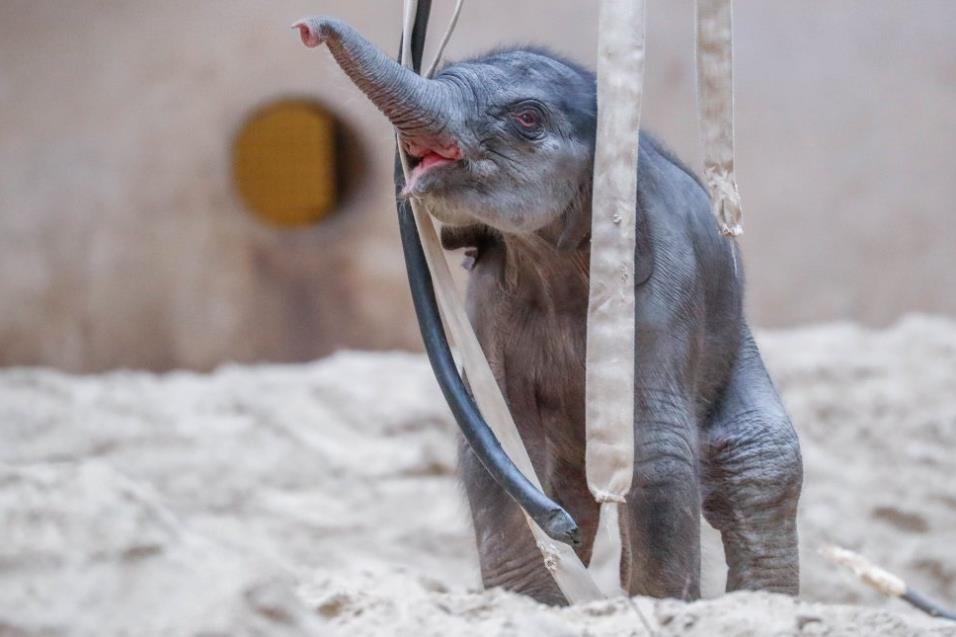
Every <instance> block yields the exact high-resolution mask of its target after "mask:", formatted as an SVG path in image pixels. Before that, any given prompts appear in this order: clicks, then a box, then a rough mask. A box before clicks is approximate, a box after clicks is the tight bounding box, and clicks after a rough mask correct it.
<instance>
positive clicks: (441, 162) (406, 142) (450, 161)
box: [402, 139, 462, 195]
mask: <svg viewBox="0 0 956 637" xmlns="http://www.w3.org/2000/svg"><path fill="white" fill-rule="evenodd" d="M402 146H403V147H404V148H405V152H406V153H407V154H408V159H409V167H410V168H411V172H410V174H409V176H408V183H406V184H405V189H404V191H403V194H405V195H410V194H413V193H416V192H421V189H420V188H419V189H418V190H416V188H417V187H418V186H420V185H421V186H424V185H425V184H422V183H421V182H422V180H423V179H424V177H425V176H426V175H431V174H433V173H435V172H436V171H440V170H441V169H442V168H445V167H449V166H455V165H457V164H460V163H461V161H462V153H461V148H460V147H459V145H458V143H457V142H455V141H452V142H450V143H447V144H438V143H427V142H422V141H419V140H410V139H402Z"/></svg>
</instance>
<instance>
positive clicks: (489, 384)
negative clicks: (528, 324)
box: [401, 0, 602, 604]
mask: <svg viewBox="0 0 956 637" xmlns="http://www.w3.org/2000/svg"><path fill="white" fill-rule="evenodd" d="M416 12H417V1H416V0H405V4H404V31H403V32H404V38H403V41H404V42H406V43H407V42H411V37H410V34H411V29H412V24H413V23H414V21H415V15H416ZM402 57H403V60H402V61H403V63H404V64H405V65H406V66H411V64H410V56H409V55H408V49H405V50H404V51H403V56H402ZM401 154H402V164H403V168H404V169H405V176H406V178H407V177H408V161H407V157H406V156H405V154H404V152H402V153H401ZM411 206H412V211H413V214H414V216H415V221H416V223H417V225H418V233H419V236H420V237H421V241H422V246H423V248H424V251H425V257H426V259H427V261H428V266H429V269H430V270H431V275H432V280H433V282H434V287H435V293H436V298H437V299H438V305H439V307H440V309H441V313H442V316H443V318H444V320H445V324H446V327H447V329H448V331H449V332H450V333H451V336H452V339H453V340H454V342H455V344H456V345H457V346H458V349H459V354H460V356H461V361H462V365H463V366H464V368H465V371H466V373H467V375H468V380H469V383H470V385H471V390H472V393H473V394H474V397H475V401H476V402H477V403H478V406H479V408H480V409H481V413H482V415H483V416H484V417H485V420H486V421H487V422H488V425H489V426H490V427H491V429H492V430H493V431H494V433H495V435H496V436H497V438H498V440H499V442H500V443H501V446H502V448H504V450H505V452H506V453H507V454H508V456H509V457H510V458H511V459H512V461H513V462H514V464H515V465H516V466H517V467H518V469H519V470H520V471H521V472H522V473H523V474H524V475H525V476H526V477H527V478H528V479H529V480H530V481H531V482H532V483H533V484H534V485H535V486H536V487H538V488H539V489H540V488H541V483H540V481H539V480H538V477H537V475H536V473H535V471H534V467H533V466H532V464H531V458H530V457H529V456H528V452H527V450H526V449H525V447H524V443H523V442H522V440H521V435H520V434H519V432H518V428H517V427H516V426H515V423H514V420H513V419H512V417H511V412H510V411H509V409H508V405H507V403H506V402H505V399H504V396H503V395H502V394H501V390H500V389H499V387H498V383H497V381H496V380H495V377H494V374H493V373H492V371H491V367H490V366H489V365H488V361H487V359H486V358H485V355H484V352H483V351H482V349H481V345H480V344H479V342H478V338H477V336H476V335H475V332H474V330H473V329H472V327H471V323H470V322H469V321H468V317H467V315H466V314H465V310H464V306H463V304H462V302H461V300H460V298H459V297H458V293H457V290H456V288H455V284H454V280H453V279H452V275H451V271H450V270H449V268H448V262H447V261H446V260H445V255H444V252H443V250H442V247H441V242H440V240H439V238H438V233H437V231H436V229H435V225H434V223H433V222H432V219H431V217H430V216H429V215H428V213H427V212H426V211H425V210H424V209H423V208H422V207H421V206H419V205H418V204H417V202H416V201H415V200H414V199H412V200H411ZM525 519H526V521H527V523H528V526H529V528H530V530H531V533H532V534H533V536H534V538H535V541H536V543H537V546H538V548H539V550H540V551H541V555H542V559H543V561H544V564H545V566H546V567H547V569H548V571H549V572H550V573H551V575H552V576H553V577H554V580H555V582H556V583H557V585H558V587H559V588H560V590H561V592H562V593H563V594H564V596H565V597H566V598H567V600H568V601H569V602H570V603H572V604H573V603H578V602H586V601H591V600H595V599H600V598H601V597H602V596H601V593H600V591H599V589H598V588H597V587H596V586H595V584H594V582H593V581H592V579H591V577H590V575H589V574H588V572H587V569H586V568H585V567H584V565H583V564H582V563H581V560H580V559H579V558H578V556H577V554H576V553H575V552H574V550H573V549H572V548H571V547H570V546H568V545H566V544H561V543H558V542H555V541H553V540H552V539H551V538H550V537H548V536H547V534H546V533H545V532H544V531H542V530H541V528H540V527H538V525H537V524H536V523H535V522H534V521H533V520H532V519H531V518H529V517H527V516H525Z"/></svg>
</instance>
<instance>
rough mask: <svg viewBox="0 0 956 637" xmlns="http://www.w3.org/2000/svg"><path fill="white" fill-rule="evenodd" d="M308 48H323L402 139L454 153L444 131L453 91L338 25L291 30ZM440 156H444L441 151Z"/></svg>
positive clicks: (312, 21) (314, 22)
mask: <svg viewBox="0 0 956 637" xmlns="http://www.w3.org/2000/svg"><path fill="white" fill-rule="evenodd" d="M292 27H293V28H295V29H298V30H299V35H300V36H301V38H302V42H303V43H304V44H305V45H306V46H308V47H316V46H319V45H320V44H322V43H326V44H327V45H328V47H329V50H330V51H331V52H332V56H333V57H334V58H335V61H336V62H338V64H339V66H340V67H341V68H342V70H343V71H345V74H346V75H348V76H349V78H350V79H351V80H352V82H354V83H355V85H356V86H358V87H359V89H361V91H362V92H363V93H365V95H366V96H367V97H368V98H369V99H370V100H371V101H372V103H373V104H375V106H377V107H378V109H379V110H380V111H382V113H384V114H385V116H386V117H387V118H388V119H389V121H390V122H391V123H392V125H393V126H395V128H396V129H398V131H399V133H401V135H402V137H403V139H408V140H413V142H414V143H413V145H424V146H427V147H431V148H434V149H435V150H437V151H439V152H442V151H446V152H448V153H449V154H450V155H455V154H457V153H458V152H459V151H458V148H457V144H456V143H455V140H453V139H452V138H451V137H450V136H449V135H448V134H447V132H446V130H447V125H448V122H449V120H450V118H451V113H452V109H451V105H452V104H454V99H455V96H454V95H452V92H453V89H452V88H451V87H449V86H448V85H446V84H442V83H441V82H438V81H436V80H429V79H425V78H423V77H421V76H420V75H418V74H417V73H414V72H413V71H411V70H409V69H407V68H405V67H403V66H401V65H400V64H398V63H397V62H395V61H394V60H392V59H391V58H389V57H388V56H387V55H385V54H384V53H383V52H381V51H380V50H378V49H377V48H376V47H375V46H373V45H372V44H371V43H370V42H369V41H368V40H366V39H365V38H364V37H362V36H361V35H360V34H359V33H358V31H356V30H355V29H353V28H352V27H350V26H349V25H347V24H345V23H344V22H340V21H338V20H333V19H329V18H321V17H312V18H303V19H302V20H300V21H298V22H296V23H295V24H293V25H292ZM442 154H443V155H444V154H445V152H442Z"/></svg>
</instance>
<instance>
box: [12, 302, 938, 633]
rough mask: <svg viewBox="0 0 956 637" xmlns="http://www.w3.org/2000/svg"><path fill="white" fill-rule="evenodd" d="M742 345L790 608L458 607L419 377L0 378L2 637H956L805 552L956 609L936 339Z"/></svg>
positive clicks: (469, 569)
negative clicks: (845, 561) (778, 521)
mask: <svg viewBox="0 0 956 637" xmlns="http://www.w3.org/2000/svg"><path fill="white" fill-rule="evenodd" d="M760 340H761V344H762V346H763V349H764V353H765V355H766V357H767V360H768V363H769V365H770V367H771V369H772V372H773V374H774V377H775V379H776V381H777V383H778V385H779V386H780V389H781V391H782V392H783V394H784V399H785V401H786V403H787V405H788V406H789V408H790V410H791V413H792V416H793V418H794V421H795V423H796V424H797V428H798V430H799V432H800V435H801V439H802V443H803V448H804V455H805V461H806V487H805V491H804V498H803V503H802V512H801V515H802V518H801V533H802V542H803V546H804V553H803V556H804V559H803V596H802V600H801V601H795V600H792V599H789V598H786V597H779V596H773V595H766V594H757V593H747V594H735V595H729V596H723V597H720V598H717V599H709V600H705V601H701V602H697V603H694V604H683V603H679V602H675V601H653V600H644V599H640V600H636V601H635V602H630V601H628V600H614V601H609V602H603V603H598V604H592V605H588V606H582V607H576V608H566V609H553V608H547V607H543V606H540V605H537V604H535V603H534V602H532V601H531V600H529V599H526V598H522V597H520V596H516V595H511V594H507V593H504V592H502V591H488V592H476V588H477V569H476V561H475V556H474V549H473V547H472V546H471V537H470V531H469V529H468V524H467V516H466V513H465V509H464V506H463V503H462V500H461V496H460V494H459V493H458V487H457V484H456V482H455V478H454V440H455V432H454V426H453V424H452V423H451V420H450V417H449V415H448V413H447V410H446V408H445V406H444V404H443V402H442V400H441V397H440V395H439V393H438V391H437V388H436V386H435V384H434V381H433V379H432V377H431V373H430V371H429V369H428V366H427V364H426V362H425V361H424V359H423V358H422V357H419V356H415V355H409V354H365V353H343V354H340V355H337V356H334V357H332V358H329V359H326V360H323V361H319V362H317V363H314V364H311V365H305V366H268V367H256V368H240V367H227V368H223V369H221V370H219V371H218V372H216V373H215V374H212V375H196V374H189V373H175V374H168V375H163V376H154V375H149V374H141V373H127V372H118V373H113V374H107V375H103V376H96V377H73V376H67V375H63V374H59V373H55V372H50V371H45V370H8V371H3V372H0V463H2V464H0V540H2V541H0V634H4V635H5V634H88V635H112V634H124V633H125V634H136V635H148V634H198V633H207V634H208V633H215V634H269V635H272V634H277V635H284V634H288V635H300V634H302V635H314V634H323V635H324V634H343V635H362V634H402V635H404V634H407V635H449V634H452V635H472V634H473V635H498V634H500V635H621V634H636V635H641V634H646V628H645V627H644V626H645V622H646V624H647V625H648V626H650V627H651V629H652V630H653V631H654V632H656V633H657V634H661V635H670V634H682V635H764V634H774V635H789V634H830V635H842V634H867V635H869V634H888V635H913V634H928V633H933V634H956V630H954V629H953V627H952V626H951V625H949V624H946V623H943V622H937V621H933V620H930V619H928V618H925V617H923V616H922V615H919V614H917V613H915V612H913V611H911V610H909V609H908V607H906V606H905V605H903V604H901V603H900V602H897V601H889V602H888V601H886V600H883V599H881V598H879V597H878V596H876V595H875V594H872V593H870V592H868V591H867V590H865V589H863V588H862V587H861V586H860V585H859V584H858V583H857V582H855V581H854V580H853V579H851V578H850V577H848V576H846V575H844V574H843V573H840V572H837V571H834V570H833V569H832V568H831V567H830V566H829V565H828V564H826V563H825V562H823V560H822V559H821V558H819V557H818V556H817V555H816V553H815V550H816V548H817V547H818V546H820V545H821V544H822V543H823V542H828V541H832V542H836V543H839V544H842V545H844V546H848V547H850V548H854V549H857V550H860V551H862V552H863V553H864V554H866V555H867V556H869V557H870V558H872V559H873V560H875V561H877V562H879V563H881V564H882V565H884V566H886V567H887V568H890V569H891V570H894V571H895V572H897V573H898V574H900V575H902V576H904V577H905V578H906V579H907V580H909V581H910V582H911V584H913V585H914V586H917V587H920V588H922V589H923V590H924V591H925V592H927V593H929V594H931V595H933V596H935V597H937V598H939V599H941V600H949V601H950V602H956V549H954V546H956V545H954V544H953V531H954V529H956V482H954V481H953V476H954V475H956V454H954V452H953V450H954V448H956V324H953V323H951V322H947V321H943V320H936V319H928V318H911V319H908V320H906V321H904V322H903V323H901V324H900V325H899V326H897V327H895V328H893V329H891V330H887V331H867V330H862V329H860V328H857V327H854V326H850V325H837V326H828V327H822V328H813V329H805V330H799V331H790V332H779V333H769V334H763V335H762V338H761V339H760ZM712 545H713V542H712V538H708V547H712ZM708 551H709V552H708V554H707V555H706V558H707V559H706V560H705V568H706V570H707V574H706V577H705V581H706V585H707V586H706V587H707V588H708V589H710V591H711V593H712V594H713V593H715V592H716V589H719V587H720V578H721V572H720V569H719V568H718V566H717V565H718V563H719V562H720V556H719V553H718V552H715V550H714V549H713V548H709V549H708Z"/></svg>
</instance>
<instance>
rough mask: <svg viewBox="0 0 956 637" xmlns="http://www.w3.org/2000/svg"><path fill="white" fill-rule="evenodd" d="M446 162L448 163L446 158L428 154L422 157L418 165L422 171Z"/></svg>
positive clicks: (436, 154)
mask: <svg viewBox="0 0 956 637" xmlns="http://www.w3.org/2000/svg"><path fill="white" fill-rule="evenodd" d="M448 161H449V160H448V158H446V157H442V156H441V155H439V154H438V153H432V152H429V153H426V154H425V156H424V157H422V161H421V163H420V164H419V166H420V167H421V169H422V170H425V169H426V168H430V167H431V166H434V165H435V164H441V163H445V162H448Z"/></svg>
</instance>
